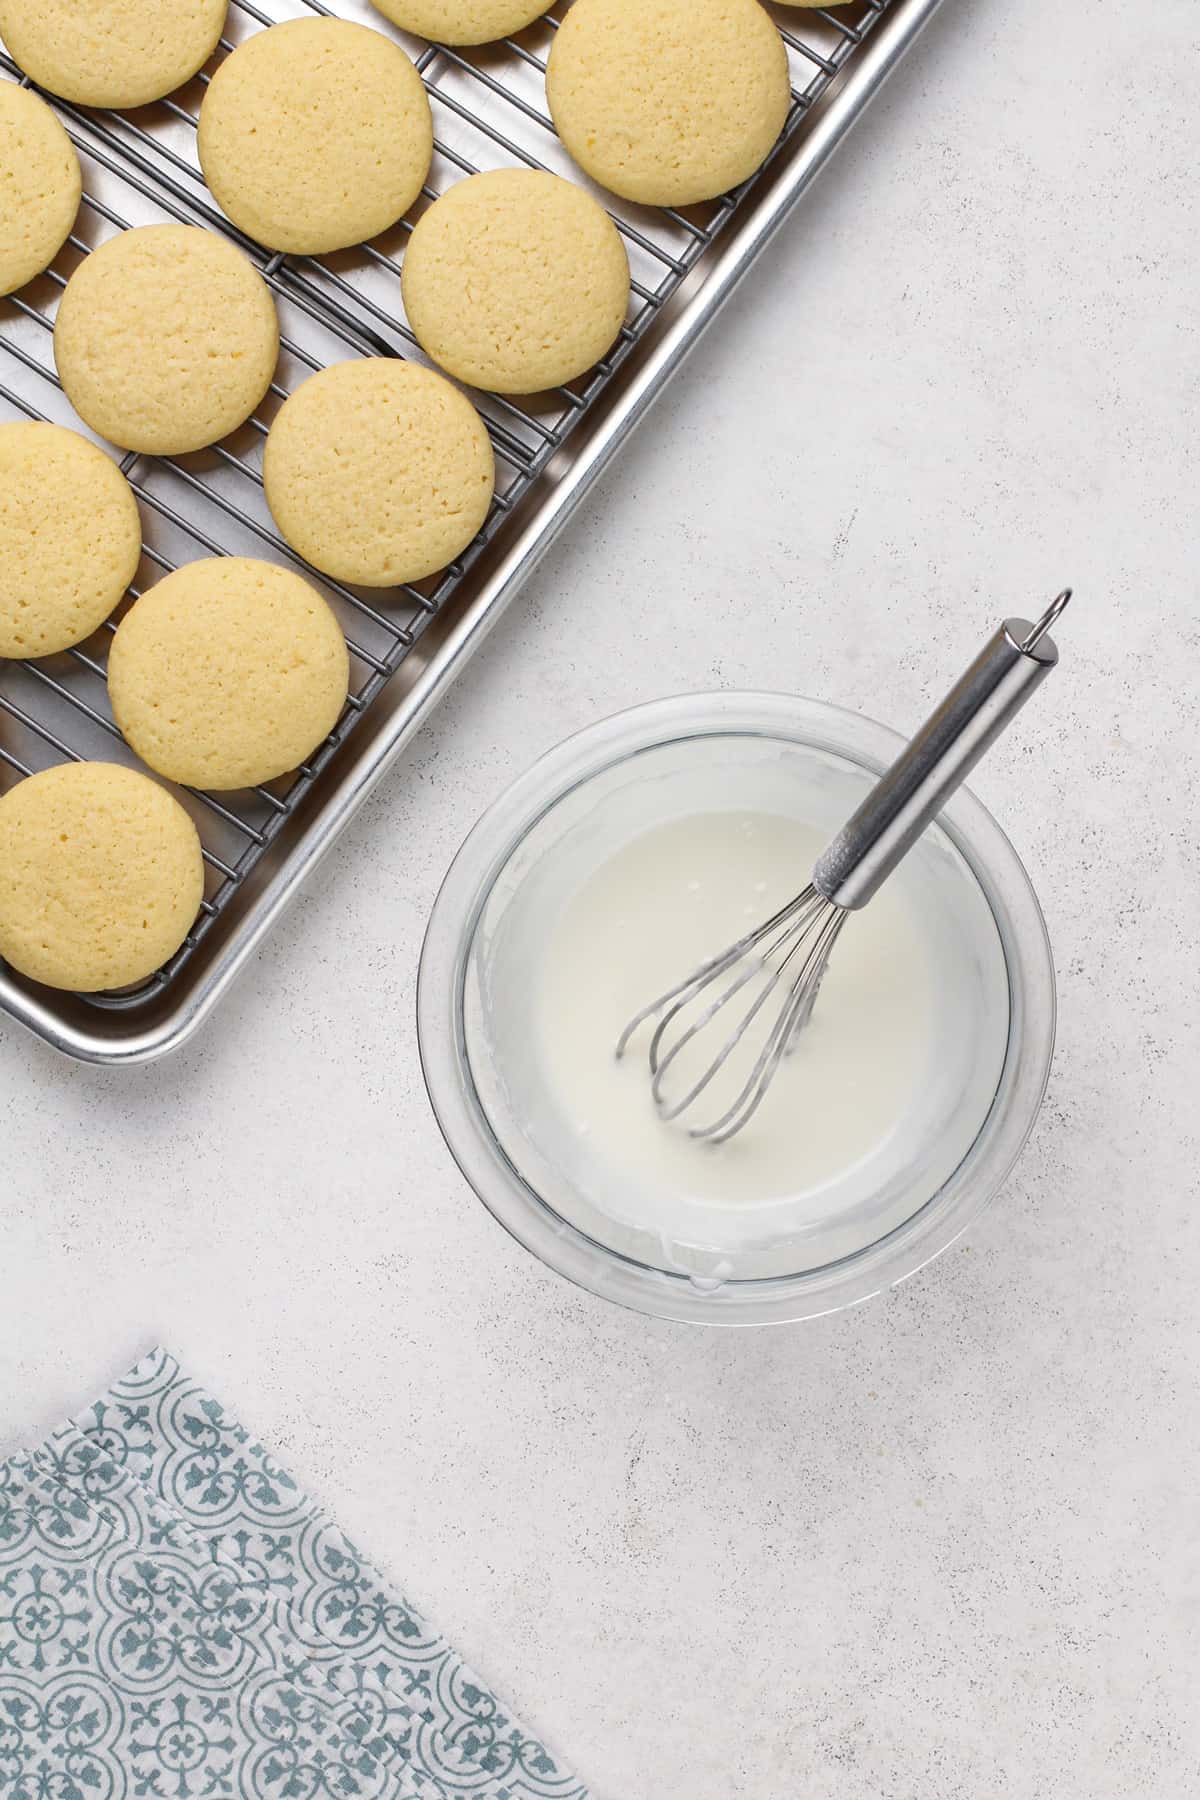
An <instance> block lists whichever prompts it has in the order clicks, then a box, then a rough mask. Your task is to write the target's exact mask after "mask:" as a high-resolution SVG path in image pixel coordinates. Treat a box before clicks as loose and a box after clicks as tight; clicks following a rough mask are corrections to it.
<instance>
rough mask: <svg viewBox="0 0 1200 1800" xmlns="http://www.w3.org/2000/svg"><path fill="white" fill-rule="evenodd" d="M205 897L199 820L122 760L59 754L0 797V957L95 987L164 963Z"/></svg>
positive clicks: (25, 971)
mask: <svg viewBox="0 0 1200 1800" xmlns="http://www.w3.org/2000/svg"><path fill="white" fill-rule="evenodd" d="M203 898H204V862H203V859H202V857H201V853H200V839H199V837H198V836H197V834H196V827H195V826H194V825H193V824H192V821H191V820H190V819H189V818H188V816H187V814H186V813H185V812H184V810H183V808H182V806H180V804H179V802H178V800H175V799H173V798H172V796H171V795H170V794H168V793H167V792H166V790H165V789H164V788H161V787H159V785H158V783H157V782H154V781H151V780H150V777H149V776H148V775H139V774H138V773H137V771H136V770H134V769H126V768H122V767H121V766H120V765H119V764H117V763H60V764H58V765H57V766H56V767H55V768H53V769H45V770H43V771H42V773H41V774H40V775H30V776H28V777H27V778H26V779H25V780H24V781H21V782H18V784H17V786H16V787H15V788H10V790H9V792H8V793H7V794H5V795H4V797H3V799H0V957H3V958H4V959H5V961H7V962H9V963H11V964H12V966H13V968H14V969H17V970H19V971H20V973H21V974H22V975H27V976H28V977H29V978H30V980H31V981H42V982H45V984H46V985H47V987H55V988H73V989H74V990H75V991H76V992H78V993H83V994H94V993H98V992H100V991H101V990H102V989H104V988H119V987H129V986H132V985H133V983H135V982H139V981H145V979H146V977H147V976H148V975H153V973H154V971H155V970H156V969H160V968H161V967H162V965H163V964H164V963H165V962H167V961H168V960H169V959H170V958H171V957H172V956H174V954H175V952H176V951H177V950H178V948H179V946H180V944H182V942H183V940H184V938H185V937H186V936H187V934H188V932H189V931H190V930H191V928H192V925H193V923H194V921H195V918H196V914H197V912H198V911H199V908H200V902H201V900H202V899H203Z"/></svg>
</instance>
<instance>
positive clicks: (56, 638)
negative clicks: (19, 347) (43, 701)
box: [0, 422, 142, 657]
mask: <svg viewBox="0 0 1200 1800" xmlns="http://www.w3.org/2000/svg"><path fill="white" fill-rule="evenodd" d="M141 555H142V521H141V517H140V515H139V513H138V506H137V501H136V500H135V499H134V496H133V489H132V488H131V487H130V485H129V483H128V482H127V481H126V479H125V477H124V476H123V475H122V473H121V471H120V469H118V467H117V465H116V464H115V463H114V462H113V461H112V459H111V457H108V456H106V455H105V454H104V452H103V450H98V449H97V448H96V446H95V444H92V443H89V442H88V440H87V438H84V437H80V435H79V433H78V432H77V431H68V430H67V429H66V427H65V426H63V425H42V424H38V423H34V422H30V423H28V424H25V423H17V424H12V425H0V657H15V656H22V657H24V656H50V655H52V654H53V653H54V652H55V651H56V650H66V649H68V648H69V647H70V645H72V644H81V643H82V642H83V640H84V638H86V637H90V636H91V634H92V632H93V631H95V630H97V628H98V627H99V626H100V625H102V624H103V623H104V621H105V619H107V617H108V615H109V613H110V612H112V610H113V608H114V607H115V606H116V604H117V602H118V601H119V600H120V598H121V596H122V595H123V594H124V592H125V589H126V588H127V587H128V586H129V583H130V582H131V581H132V580H133V578H134V576H135V575H136V573H137V566H138V563H139V561H140V560H141Z"/></svg>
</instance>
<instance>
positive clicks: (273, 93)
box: [199, 19, 433, 256]
mask: <svg viewBox="0 0 1200 1800" xmlns="http://www.w3.org/2000/svg"><path fill="white" fill-rule="evenodd" d="M199 144H200V163H201V167H202V168H203V170H204V179H205V180H206V181H207V183H208V185H209V187H210V188H211V190H212V192H213V196H214V198H215V199H216V200H217V202H218V203H219V205H220V206H221V207H222V208H223V209H224V211H225V212H226V213H227V214H228V215H229V217H230V218H231V219H232V220H233V222H234V224H235V225H237V226H239V227H240V229H241V230H242V231H244V232H246V233H247V234H248V235H249V236H250V237H252V238H256V239H257V241H258V242H259V243H260V244H266V245H268V246H269V248H270V249H272V250H286V251H290V252H293V253H295V254H298V255H303V256H317V255H320V254H322V253H323V252H324V251H327V250H342V249H345V248H346V247H347V246H348V245H350V244H361V243H362V242H363V241H364V240H365V239H366V238H371V237H375V236H376V234H377V233H378V232H380V231H386V230H387V228H388V226H389V225H394V224H395V223H396V220H397V219H398V218H400V217H401V215H402V214H403V213H406V212H407V211H408V209H409V207H410V206H411V205H412V203H413V201H414V200H415V199H416V197H417V195H418V194H419V193H420V191H421V185H422V183H423V182H424V180H425V177H426V176H427V175H428V173H429V163H430V159H431V158H432V156H433V116H432V114H431V113H430V110H429V98H428V96H427V94H426V92H425V88H424V85H423V84H422V81H421V77H420V76H419V75H418V74H417V71H416V69H415V68H414V67H413V65H412V63H411V62H410V61H409V59H408V57H407V56H406V55H405V54H404V52H403V50H401V48H400V46H399V44H394V43H393V42H392V40H391V39H390V38H386V37H384V35H383V33H382V32H380V31H372V30H370V28H369V27H368V26H366V25H353V24H350V23H349V22H348V21H346V20H344V19H292V20H289V21H288V23H287V24H285V25H272V26H271V28H270V29H269V30H267V31H260V32H258V33H256V35H255V36H254V37H252V38H248V39H247V40H246V42H245V43H244V44H242V45H241V47H240V48H239V49H237V50H235V51H234V53H233V55H232V56H231V57H230V58H229V59H228V61H227V62H224V63H222V65H221V67H220V68H219V69H218V70H217V72H216V74H215V75H214V76H213V78H212V81H211V83H210V84H209V89H208V92H207V94H206V95H205V96H204V104H203V105H202V106H201V108H200V138H199Z"/></svg>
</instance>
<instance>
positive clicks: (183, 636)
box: [108, 556, 350, 790]
mask: <svg viewBox="0 0 1200 1800" xmlns="http://www.w3.org/2000/svg"><path fill="white" fill-rule="evenodd" d="M349 673H350V659H349V656H348V653H347V650H346V640H345V638H344V637H343V636H342V628H341V626H340V625H339V624H338V622H337V620H336V619H335V618H334V616H333V613H332V612H331V611H330V609H329V607H328V606H327V604H326V603H325V601H324V600H323V599H322V597H321V595H320V594H318V592H317V590H316V589H315V588H314V587H312V586H311V585H310V584H309V583H308V582H307V581H305V580H304V579H303V577H302V576H300V575H294V574H292V572H291V571H290V570H288V569H281V568H280V567H279V566H278V564H276V563H267V562H257V561H255V560H254V559H253V558H250V557H237V556H216V557H210V558H206V559H205V560H204V561H202V562H194V563H185V564H184V566H183V568H181V569H176V571H175V573H174V574H173V575H168V576H166V577H165V579H164V580H162V581H159V582H156V583H155V585H154V586H153V587H152V588H150V589H148V590H147V592H146V593H144V594H143V595H142V597H141V599H140V600H138V601H137V602H136V603H135V604H134V605H133V606H132V607H131V608H130V610H129V611H128V612H127V613H126V615H125V617H124V618H123V619H122V621H121V623H120V625H119V626H118V627H117V634H116V636H115V637H114V638H113V641H112V648H111V650H110V651H109V655H108V695H109V699H110V700H111V701H112V709H113V716H114V718H115V719H116V721H117V724H118V725H119V726H120V727H121V730H122V731H123V732H124V734H125V737H126V739H127V740H128V742H129V743H130V744H132V746H133V748H134V749H135V750H136V751H137V753H138V755H139V756H140V757H141V759H142V761H143V762H144V763H147V764H148V765H149V767H150V768H152V769H156V770H157V771H158V773H159V774H160V775H166V776H167V777H168V778H169V779H170V780H172V781H179V782H183V783H184V784H186V785H187V786H188V787H199V788H211V789H218V790H219V789H226V788H242V787H253V786H254V785H255V784H256V783H258V782H261V781H272V780H274V778H275V776H276V775H284V774H286V773H287V771H288V770H289V769H294V768H295V767H296V766H297V764H298V763H302V762H303V761H304V759H305V757H306V756H308V755H309V754H310V753H311V752H312V751H313V750H315V749H316V747H317V745H318V744H320V743H322V742H323V741H324V739H325V738H327V737H328V736H329V733H330V732H331V731H332V730H333V728H334V726H335V725H336V724H337V722H338V718H339V716H340V714H341V710H342V707H343V706H344V705H345V703H346V686H347V683H348V680H349Z"/></svg>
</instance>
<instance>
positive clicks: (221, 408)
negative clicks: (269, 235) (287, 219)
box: [54, 225, 279, 456]
mask: <svg viewBox="0 0 1200 1800" xmlns="http://www.w3.org/2000/svg"><path fill="white" fill-rule="evenodd" d="M278 355H279V321H278V319H277V318H276V316H275V303H274V301H273V300H272V299H271V293H270V289H269V288H268V287H267V284H266V282H265V281H264V280H263V278H262V276H261V275H260V274H259V273H258V270H257V269H256V268H255V267H254V265H253V263H252V262H251V261H250V260H249V258H248V257H246V256H243V255H242V252H241V251H240V250H235V249H234V247H233V245H232V244H230V243H227V242H226V241H225V239H224V238H221V237H218V236H217V235H216V233H215V232H212V231H202V230H200V229H199V228H198V227H196V226H194V225H142V226H139V227H138V228H137V229H136V230H133V231H123V232H121V234H120V235H119V236H118V237H114V238H109V240H108V242H107V243H104V244H101V246H100V248H99V249H98V250H93V252H92V254H91V255H90V256H89V257H87V258H86V259H85V260H84V261H83V262H81V263H80V265H79V267H78V268H77V269H76V271H75V273H74V274H73V275H72V277H71V279H70V281H68V283H67V286H66V289H65V291H64V293H63V297H62V300H61V302H60V304H59V308H58V318H57V319H56V321H55V325H54V360H55V362H56V364H57V365H58V373H59V377H60V379H61V381H62V384H63V388H64V390H65V392H66V395H67V398H68V400H69V401H70V402H71V405H72V406H73V407H74V408H75V411H76V412H77V413H78V414H79V416H80V418H82V419H86V421H87V423H88V424H89V425H90V426H91V427H92V429H93V430H94V431H98V432H99V433H100V435H101V437H106V438H107V439H108V440H109V442H110V443H112V444H119V445H120V446H121V448H122V449H123V450H141V451H145V452H148V453H149V454H152V455H155V456H181V455H183V454H184V452H186V451H188V450H202V449H203V448H204V447H205V445H206V444H215V443H216V442H217V440H218V438H223V437H225V436H226V435H227V434H228V433H229V432H231V431H235V430H236V429H237V427H238V426H239V425H241V424H242V423H244V421H245V420H246V419H248V418H249V417H250V414H251V413H252V412H253V411H254V409H255V407H256V406H257V405H258V403H259V401H260V400H261V399H262V397H263V395H264V394H265V393H266V391H267V389H268V387H269V386H270V384H271V377H272V375H273V374H274V373H275V362H276V358H277V357H278Z"/></svg>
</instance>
